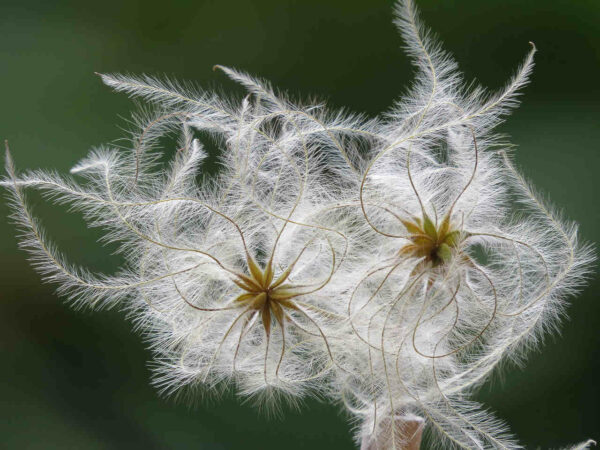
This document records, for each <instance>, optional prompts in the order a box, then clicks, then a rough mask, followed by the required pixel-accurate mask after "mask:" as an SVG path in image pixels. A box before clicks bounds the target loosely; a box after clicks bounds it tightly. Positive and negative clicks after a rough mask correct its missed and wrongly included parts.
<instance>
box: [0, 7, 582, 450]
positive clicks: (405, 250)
mask: <svg viewBox="0 0 600 450" xmlns="http://www.w3.org/2000/svg"><path fill="white" fill-rule="evenodd" d="M396 17H397V19H396V24H397V26H398V28H399V29H400V31H401V33H402V36H403V38H404V42H405V44H406V49H407V52H408V54H409V55H410V56H411V57H412V59H413V61H414V63H415V65H416V67H417V68H418V74H417V78H416V81H415V82H414V84H413V86H412V88H411V90H410V91H409V92H408V93H407V95H406V96H404V97H403V98H402V99H400V100H399V101H397V102H396V103H395V105H394V106H393V107H392V108H391V110H390V111H387V112H386V113H385V114H383V115H381V116H380V117H378V118H376V119H370V120H369V119H366V118H365V117H363V116H360V115H351V114H348V113H346V112H343V111H330V110H328V109H327V108H326V107H325V105H324V104H312V103H309V104H307V105H301V104H297V103H294V102H292V101H291V100H289V99H287V98H286V97H285V96H284V95H282V94H279V93H275V91H274V90H273V89H272V88H271V87H270V85H269V84H268V83H266V82H264V81H262V80H258V79H255V78H252V77H250V76H248V75H246V74H244V73H242V72H238V71H236V70H233V69H229V68H226V67H217V68H218V69H220V70H222V71H223V72H225V73H226V74H227V75H228V76H229V77H230V78H232V79H233V80H235V81H237V82H239V83H241V84H242V85H243V86H244V87H246V88H247V90H248V96H247V97H245V98H244V99H242V100H241V101H239V100H229V99H224V98H221V97H219V96H218V95H216V94H213V93H210V92H206V91H203V90H200V89H196V88H193V87H190V86H187V85H180V84H177V83H175V82H172V81H169V80H160V79H157V78H153V77H149V76H142V77H139V78H136V77H130V76H122V75H102V79H103V81H104V82H105V83H106V84H107V85H109V86H111V87H112V88H114V89H116V90H117V91H121V92H125V93H127V94H129V95H130V96H132V97H140V98H142V99H144V100H147V101H148V102H149V103H150V104H152V105H153V107H152V109H151V110H150V111H144V112H142V113H140V114H139V115H138V116H137V117H136V122H137V124H138V125H139V127H138V128H137V129H136V131H135V132H134V133H133V134H132V136H131V140H130V144H131V145H130V150H129V151H126V152H124V151H122V150H120V149H113V148H108V147H107V148H99V149H95V150H93V151H92V152H91V153H90V155H89V156H88V157H87V158H85V159H84V160H83V161H81V162H80V163H79V164H78V165H76V166H75V167H74V168H73V169H72V171H71V172H72V175H73V178H67V177H63V176H60V175H58V174H54V173H48V172H44V171H29V172H25V173H21V174H17V173H16V171H15V168H14V166H13V163H12V160H11V158H10V154H9V153H8V151H7V159H6V161H7V162H6V168H7V173H8V176H7V177H6V178H5V179H4V180H2V186H4V187H5V188H7V189H8V190H9V191H10V192H11V193H12V202H13V206H14V210H13V211H14V214H13V218H14V219H15V221H16V222H17V224H18V225H19V227H20V230H21V232H22V241H21V244H22V246H23V247H24V248H25V249H27V250H28V251H29V252H30V255H31V260H32V262H33V264H34V265H35V267H36V268H37V269H38V270H39V272H40V273H41V274H42V275H43V276H44V278H45V279H46V280H48V281H51V282H54V283H57V284H58V286H59V292H60V293H61V294H63V295H65V296H66V297H68V298H69V299H71V300H72V301H73V303H74V305H75V306H77V307H91V308H102V307H118V308H121V309H123V310H125V311H127V312H128V313H129V314H130V317H131V318H132V320H133V323H134V325H135V327H136V328H137V329H139V330H140V331H141V332H142V333H143V336H144V338H145V339H146V340H147V342H148V345H149V346H150V347H151V349H152V350H153V351H154V354H155V361H154V365H155V368H156V370H155V373H156V375H155V378H154V383H155V384H156V385H157V386H158V388H159V389H160V390H161V391H162V392H164V393H167V394H179V393H180V392H188V393H189V389H191V390H192V393H193V392H194V391H195V390H196V389H204V390H208V391H210V390H218V389H220V387H222V386H230V385H233V386H235V387H236V388H237V390H238V392H239V393H240V394H241V395H244V396H251V397H255V398H257V399H258V400H259V401H261V402H263V401H267V402H269V405H271V407H274V406H275V404H276V403H275V402H276V401H277V400H278V399H279V398H280V397H284V398H287V399H289V400H291V401H294V400H295V399H299V398H301V396H303V395H318V396H325V397H328V398H330V399H332V401H334V402H339V403H342V404H343V405H344V406H345V408H346V409H347V411H348V412H349V413H350V414H351V415H352V416H353V417H354V421H355V423H356V439H357V442H363V443H364V442H367V443H369V445H372V444H374V445H375V446H377V447H378V448H394V449H401V448H404V446H405V445H406V442H405V439H406V438H405V436H404V435H403V434H402V422H403V420H404V419H403V418H407V417H415V416H418V417H421V418H422V419H424V420H425V423H426V425H427V429H428V430H429V431H430V432H431V433H432V434H433V435H434V437H433V439H432V442H434V443H435V444H434V445H439V446H440V447H441V448H450V447H457V448H480V449H482V448H505V449H514V448H521V447H520V445H519V444H518V443H517V441H516V440H515V439H514V438H513V437H512V436H511V435H510V433H509V432H508V430H507V428H506V426H505V425H504V424H503V423H502V422H500V421H498V420H497V419H495V418H494V417H493V415H491V414H490V413H488V412H487V411H486V410H484V409H482V407H481V406H480V405H477V404H475V403H474V402H472V401H470V400H469V394H470V392H471V391H472V389H473V388H474V387H476V386H478V385H480V384H481V383H482V382H483V381H485V380H486V379H487V377H488V375H489V374H490V373H491V372H492V371H493V369H494V368H495V367H496V366H497V365H498V364H499V363H501V362H503V361H506V360H513V361H517V362H521V360H522V357H523V355H524V354H525V353H526V351H527V350H529V349H531V348H532V347H535V346H536V345H537V344H538V343H539V342H540V339H541V337H542V335H543V334H544V333H545V332H547V331H548V330H550V329H552V328H554V327H556V326H557V322H558V319H559V317H560V316H561V314H562V313H563V311H564V306H565V298H566V297H567V296H568V295H572V294H574V293H575V292H577V290H578V289H579V288H580V287H581V286H582V283H583V282H584V281H585V277H586V275H587V274H588V272H589V267H590V262H591V261H592V260H593V255H592V252H591V250H590V248H589V247H588V246H582V245H580V244H579V243H578V241H577V230H576V225H575V224H573V223H569V222H566V221H564V220H563V219H562V218H561V217H560V216H559V215H558V214H557V213H556V212H555V211H554V210H553V209H552V208H550V207H549V206H547V204H546V203H545V202H543V201H542V200H541V199H540V197H539V196H538V195H537V193H536V192H535V190H534V189H533V188H532V187H531V186H530V185H529V184H528V183H527V182H526V181H525V179H524V178H523V176H522V175H521V174H520V173H519V172H518V171H517V170H516V169H515V168H514V166H513V164H512V163H511V159H510V155H509V154H508V153H507V149H508V148H509V145H508V144H507V143H505V142H503V141H502V140H501V139H500V138H499V137H498V136H496V135H494V134H493V129H494V127H495V126H496V125H498V123H499V122H500V121H501V120H502V119H503V117H504V116H505V115H506V114H508V113H509V112H510V110H511V109H512V108H513V107H515V106H516V104H517V95H518V90H519V88H521V87H522V86H524V85H525V84H526V83H527V80H528V76H529V74H530V72H531V69H532V66H533V55H534V53H535V47H534V46H533V44H532V48H531V50H530V51H529V53H528V54H527V56H526V58H525V61H524V62H523V64H522V65H521V67H519V68H518V70H517V71H516V73H515V75H514V77H513V78H512V79H511V80H510V81H509V83H508V84H507V85H506V87H505V88H504V89H503V90H502V91H501V92H498V93H488V92H487V91H485V90H484V89H482V88H474V89H473V88H472V89H469V90H467V89H466V88H465V83H464V82H463V80H462V78H461V75H460V73H459V72H458V69H457V65H456V63H455V62H454V61H453V60H452V59H451V57H450V56H449V55H448V54H447V53H446V52H444V51H443V50H442V49H441V47H440V45H439V44H438V43H437V42H436V41H435V40H434V39H432V38H431V36H430V34H429V32H428V31H427V30H425V29H424V28H423V27H422V25H421V24H420V22H419V19H418V17H417V13H416V11H415V9H414V7H413V5H412V2H411V1H410V0H403V1H400V2H398V4H397V5H396ZM173 133H176V134H177V135H178V136H179V138H178V142H177V148H176V151H175V152H174V157H173V159H172V161H171V163H170V164H169V165H168V167H167V168H166V169H165V168H163V167H162V166H161V165H159V164H158V160H159V158H160V150H157V144H158V142H159V140H160V139H161V138H163V136H165V135H166V134H171V135H172V134H173ZM198 133H202V135H203V136H210V137H211V139H213V140H214V141H216V142H217V143H218V144H219V145H220V147H221V152H220V154H219V158H220V167H221V170H220V171H219V173H218V175H216V176H215V177H213V178H212V179H204V180H202V181H200V178H199V175H200V174H202V163H203V159H204V158H205V157H206V154H205V151H204V150H203V147H202V144H201V143H200V141H199V140H198V139H196V138H195V136H198ZM28 189H37V190H40V191H42V192H43V193H44V194H45V196H46V197H47V198H48V199H49V200H51V201H54V202H57V203H66V204H69V205H71V206H72V207H74V208H75V209H78V210H80V211H81V212H82V213H83V216H84V217H85V219H86V220H88V222H89V223H90V225H91V226H95V227H100V228H101V229H102V230H103V231H104V232H105V235H104V239H105V241H106V242H114V243H117V244H118V245H119V249H120V251H121V252H122V254H123V255H124V257H125V258H126V261H127V264H126V265H125V267H123V269H122V270H121V271H120V272H119V273H118V274H117V275H115V276H104V275H101V274H94V273H91V272H90V271H87V270H85V269H83V268H79V267H74V266H72V265H71V264H69V263H68V261H67V259H66V258H65V257H64V256H63V254H62V253H61V252H60V251H59V250H58V249H57V248H55V246H54V245H52V243H51V242H50V241H49V240H48V239H47V238H46V236H45V234H44V231H43V229H42V227H41V226H40V224H39V222H38V221H37V219H36V218H34V217H33V216H32V214H31V212H30V209H29V207H28V204H27V201H26V198H25V192H26V190H28ZM186 388H187V390H186ZM592 443H593V442H592V441H588V442H585V443H582V444H580V445H579V446H576V447H573V448H577V449H583V448H587V447H588V446H589V445H591V444H592Z"/></svg>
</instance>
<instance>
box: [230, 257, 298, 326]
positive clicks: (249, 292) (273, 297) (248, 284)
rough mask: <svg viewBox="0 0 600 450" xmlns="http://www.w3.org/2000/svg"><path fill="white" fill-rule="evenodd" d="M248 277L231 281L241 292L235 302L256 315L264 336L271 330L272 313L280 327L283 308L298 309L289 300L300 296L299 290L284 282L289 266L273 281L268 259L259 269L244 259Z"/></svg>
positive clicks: (250, 260) (240, 276) (288, 274)
mask: <svg viewBox="0 0 600 450" xmlns="http://www.w3.org/2000/svg"><path fill="white" fill-rule="evenodd" d="M246 262H247V264H248V272H249V274H248V275H244V274H237V275H236V277H237V278H236V279H234V280H233V282H234V283H235V284H236V285H238V286H239V287H240V288H241V289H242V290H243V292H242V293H241V294H240V295H238V296H237V298H236V299H235V303H237V304H240V305H241V306H244V307H246V308H248V309H249V310H254V311H256V312H259V313H260V314H261V317H262V322H263V327H264V328H265V331H266V332H267V334H269V333H270V330H271V313H272V314H273V316H274V317H275V319H276V320H277V322H279V324H280V325H282V324H283V320H284V315H285V312H284V308H288V309H297V308H296V306H295V304H294V302H293V301H292V299H293V298H294V297H297V296H298V295H300V292H299V291H298V289H296V288H294V286H293V285H291V284H290V283H286V281H287V279H288V278H289V276H290V273H291V270H292V267H289V268H288V269H286V270H285V271H283V272H282V273H281V275H279V277H277V278H276V279H275V278H274V271H273V263H272V262H271V261H270V260H269V262H268V263H267V265H266V267H265V268H264V269H261V268H260V266H259V265H258V264H257V263H256V262H255V261H254V259H253V258H252V257H251V256H249V255H248V256H247V258H246Z"/></svg>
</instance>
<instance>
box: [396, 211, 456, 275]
mask: <svg viewBox="0 0 600 450" xmlns="http://www.w3.org/2000/svg"><path fill="white" fill-rule="evenodd" d="M402 224H403V225H404V226H405V227H406V230H407V231H408V233H409V240H410V242H409V243H408V244H406V245H405V246H404V247H402V248H401V249H400V254H401V255H406V256H413V257H416V258H424V261H425V263H430V264H431V265H432V266H433V267H437V266H439V265H442V264H445V263H448V262H449V261H450V259H451V258H452V254H453V250H454V249H456V248H457V247H458V245H459V243H460V231H459V230H456V229H453V228H452V227H451V226H450V217H449V216H446V217H445V218H444V220H442V222H441V223H440V224H439V226H436V224H434V223H433V222H432V220H431V219H430V218H429V217H428V216H427V215H426V214H425V215H424V217H423V219H419V218H413V220H410V221H408V220H403V221H402Z"/></svg>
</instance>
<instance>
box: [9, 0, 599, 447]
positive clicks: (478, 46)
mask: <svg viewBox="0 0 600 450" xmlns="http://www.w3.org/2000/svg"><path fill="white" fill-rule="evenodd" d="M418 5H419V7H420V9H421V11H422V15H423V18H424V19H425V21H426V23H427V24H428V25H429V26H430V27H431V28H433V29H434V30H435V31H436V32H437V34H438V35H439V36H440V37H441V39H442V40H443V41H444V45H445V48H446V49H448V50H450V51H451V52H452V53H453V54H454V55H455V57H456V59H457V60H458V62H459V63H460V65H461V68H462V69H463V70H464V72H465V74H466V77H467V79H473V78H476V79H477V80H478V81H479V82H481V83H482V84H484V85H486V86H489V87H491V88H494V89H497V88H500V87H501V86H502V85H503V83H504V82H505V81H506V80H507V79H508V77H509V76H510V75H511V74H512V73H513V70H514V69H515V68H516V66H517V65H518V64H519V62H520V61H521V59H522V58H523V57H524V55H525V53H526V52H527V50H528V49H529V46H528V44H527V43H528V41H534V42H535V43H536V45H537V47H538V48H539V52H538V54H537V56H536V61H537V66H536V70H535V73H534V76H533V82H532V83H531V85H530V86H528V87H527V88H526V89H525V91H524V97H523V101H524V103H523V105H522V106H521V107H520V108H519V109H518V110H517V111H516V112H515V113H514V114H513V115H512V116H511V117H510V118H509V119H508V121H507V122H506V123H505V124H504V125H502V127H501V131H502V132H504V133H506V134H508V135H510V136H511V138H512V141H513V142H514V143H515V144H517V145H518V148H517V150H516V160H517V162H518V164H519V166H520V167H521V169H522V170H523V171H524V172H525V174H526V175H527V176H528V177H529V178H530V179H531V180H532V181H533V182H534V183H535V184H536V186H538V187H539V188H540V189H541V190H542V192H544V193H545V194H547V195H548V196H549V197H550V198H551V199H552V200H553V202H554V203H555V204H556V205H559V206H560V208H561V209H562V210H563V211H564V212H565V214H566V216H567V217H569V218H572V219H574V220H576V221H577V222H579V223H580V225H581V236H582V238H583V239H585V240H586V241H591V242H598V241H599V239H598V238H599V235H600V206H599V203H600V202H599V199H598V197H599V194H600V189H599V186H600V182H599V181H598V180H599V178H600V87H599V86H600V2H598V0H528V1H523V0H486V1H481V0H420V1H418ZM391 10H392V2H391V1H389V0H369V1H365V0H361V1H351V0H253V1H248V0H235V1H234V0H229V1H223V0H193V1H183V0H179V1H169V2H164V1H161V2H159V1H154V0H144V1H116V0H104V1H101V2H81V1H80V0H72V1H56V0H38V1H28V0H18V1H14V0H2V2H0V30H1V33H2V37H1V39H0V103H1V108H0V138H1V139H8V140H9V142H10V145H11V150H12V152H13V155H14V159H15V160H16V163H17V166H18V167H20V168H22V169H23V168H46V169H55V170H57V171H59V172H61V173H65V172H67V171H68V169H69V168H70V167H71V166H72V165H73V164H74V163H75V162H76V161H78V160H79V159H80V158H82V157H83V156H84V155H85V154H86V153H87V151H88V149H89V148H90V147H92V146H94V145H99V144H102V143H107V142H109V143H110V142H118V139H119V138H120V137H122V136H123V135H124V133H123V131H122V130H121V128H123V127H127V123H126V120H125V119H126V118H127V117H128V116H129V113H130V112H131V111H132V110H133V109H134V108H135V106H134V105H133V104H132V102H130V101H129V100H128V99H127V98H126V97H125V96H123V95H120V94H115V93H112V92H111V91H110V90H109V89H108V88H107V87H105V86H103V85H102V84H101V82H100V80H99V78H98V77H96V76H95V75H94V72H130V73H135V74H140V73H149V74H167V75H170V76H173V77H176V78H178V79H186V80H193V81H195V82H198V83H199V84H200V85H202V86H205V87H217V88H220V89H223V90H224V91H226V92H228V91H231V92H239V90H237V88H236V87H235V86H234V85H233V84H231V83H230V82H229V81H227V80H226V79H225V77H224V76H223V75H222V74H219V73H215V72H213V71H212V70H211V68H212V66H213V65H214V64H217V63H218V64H224V65H230V66H234V67H237V68H240V69H244V70H246V71H248V72H250V73H253V74H257V75H260V76H264V77H266V78H268V79H270V80H272V81H273V83H274V84H275V85H276V86H278V87H280V88H283V89H285V90H288V91H290V92H292V93H294V94H302V95H303V96H305V97H306V94H315V95H318V96H319V97H323V98H326V99H328V102H329V104H330V105H333V106H347V107H348V108H350V109H351V110H354V111H363V112H366V113H368V114H370V115H375V114H377V113H379V112H380V111H383V110H385V109H386V108H387V107H389V106H390V104H391V103H392V101H393V100H394V99H396V98H397V97H398V96H399V95H400V94H401V93H402V92H403V91H404V90H405V88H406V86H407V84H408V83H409V82H410V80H411V77H412V74H413V72H412V69H411V67H410V64H409V61H408V60H407V58H406V57H405V56H404V55H403V54H402V51H401V48H400V46H401V41H400V39H399V36H398V34H397V32H396V30H395V28H394V26H393V25H392V22H391V19H392V11H391ZM213 158H214V154H213ZM31 199H32V201H33V203H34V204H35V210H36V212H37V214H38V215H39V216H40V217H41V218H42V219H43V222H44V224H45V226H46V228H47V229H48V231H49V233H50V234H51V235H52V236H54V240H55V242H57V244H58V245H59V246H60V247H61V248H62V249H63V250H65V251H66V252H68V253H69V254H70V255H71V256H72V259H73V260H74V261H76V262H78V263H82V264H84V265H87V266H88V267H91V268H94V269H99V270H104V271H107V272H109V273H110V272H111V271H114V269H115V266H116V265H117V264H118V263H119V258H118V257H116V256H114V255H111V249H110V248H108V249H107V248H103V247H102V246H101V245H100V244H98V243H97V242H96V239H97V238H98V237H99V234H98V232H97V231H95V230H89V229H86V227H85V225H84V222H83V221H82V219H81V218H80V217H78V216H77V215H73V214H69V213H68V212H66V211H65V210H63V209H61V208H56V207H53V206H48V205H46V204H45V203H44V202H43V201H41V199H40V198H39V197H36V196H32V197H31ZM8 214H9V209H8V207H7V204H6V201H4V200H2V201H1V202H0V252H1V257H0V287H1V289H0V448H3V449H4V448H6V449H187V448H195V449H242V448H243V449H251V448H257V449H280V448H286V449H304V448H311V449H312V450H318V449H333V448H340V449H344V448H346V449H350V448H352V445H353V444H352V441H351V434H350V432H349V428H350V427H349V425H348V423H347V420H346V418H345V417H344V416H343V414H341V413H340V411H339V409H338V408H336V407H334V406H328V405H325V404H321V403H318V402H313V401H307V402H306V403H305V404H304V405H303V407H302V408H301V409H300V411H297V410H290V409H286V408H284V411H283V414H282V416H281V417H279V418H272V417H268V415H267V414H265V413H264V412H259V411H257V410H256V409H255V408H253V407H252V406H251V405H248V404H241V402H240V401H239V400H238V399H236V398H235V397H234V396H233V395H225V396H224V397H223V398H221V399H215V398H205V399H200V400H199V402H198V404H197V405H196V406H195V407H193V408H190V407H189V406H188V405H185V404H181V403H177V402H175V401H173V400H165V399H161V398H159V397H158V395H157V393H156V392H155V391H154V390H153V388H151V387H150V386H149V383H148V381H149V378H150V370H149V368H148V360H149V358H150V354H149V352H148V351H147V350H146V349H145V348H144V345H143V343H142V342H141V340H140V337H139V336H137V335H136V334H135V333H134V332H132V331H131V329H130V325H129V323H128V322H127V321H125V320H124V318H123V315H122V314H121V313H119V312H118V311H109V312H101V313H90V312H87V311H74V310H72V309H70V308H69V307H68V306H67V305H66V304H65V303H64V302H63V301H62V300H61V299H59V298H58V297H57V296H56V295H55V293H54V287H53V286H49V285H42V284H41V283H40V281H39V276H38V275H37V274H35V273H34V272H33V270H32V269H31V268H30V266H29V265H28V263H27V261H26V256H25V254H24V253H23V252H21V251H19V250H18V249H17V243H16V239H15V237H14V236H15V233H14V227H13V226H12V225H11V224H10V223H9V221H8V220H7V219H6V216H7V215H8ZM599 293H600V283H599V279H598V277H597V276H595V277H594V279H592V280H591V282H590V284H589V285H588V286H587V287H586V288H585V290H584V291H583V292H582V294H581V295H579V296H578V297H577V298H573V299H572V305H571V306H570V307H569V309H568V316H569V318H568V319H566V320H565V321H564V323H563V326H562V332H561V335H560V336H558V335H556V336H552V337H549V338H548V339H547V340H546V342H545V345H544V346H543V348H542V349H541V350H540V351H539V352H536V353H534V354H532V355H531V356H530V358H529V360H528V363H527V365H526V366H525V367H523V368H517V367H512V366H509V367H506V368H505V370H504V371H503V373H502V374H501V376H500V375H499V376H496V377H495V378H493V379H492V380H491V381H490V382H489V383H488V384H486V385H485V386H484V387H483V388H482V389H481V391H480V393H479V397H480V399H482V400H484V401H485V402H487V404H488V405H489V406H490V408H491V409H493V410H494V411H496V412H497V414H498V416H500V417H501V418H503V419H505V420H507V421H508V422H509V423H510V425H511V427H512V430H513V431H514V432H515V433H516V434H517V435H518V436H519V437H520V438H521V439H522V442H523V443H524V444H526V445H527V447H528V448H544V449H545V448H557V447H559V446H562V445H565V444H567V443H569V442H575V441H581V440H584V439H586V438H589V437H592V438H594V437H595V438H598V439H600V412H599V408H598V401H599V400H600V395H599V391H600V379H599V378H598V377H599V376H600V375H599V373H600V371H599V369H600V339H599V333H598V330H599V325H600V302H599V300H600V298H599V297H600V296H599Z"/></svg>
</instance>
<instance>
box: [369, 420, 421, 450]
mask: <svg viewBox="0 0 600 450" xmlns="http://www.w3.org/2000/svg"><path fill="white" fill-rule="evenodd" d="M394 425H395V426H397V427H398V428H399V429H400V430H401V431H400V433H399V439H400V441H401V442H403V444H402V446H401V447H396V449H395V450H419V449H420V447H421V438H422V437H423V429H424V428H425V421H424V420H423V419H422V418H420V417H417V416H412V417H397V418H396V422H395V424H394ZM383 428H384V429H385V428H386V427H383ZM391 447H392V444H391V442H390V438H389V436H388V435H387V434H386V435H382V436H379V437H377V438H375V439H373V437H372V436H365V438H363V441H362V445H361V446H360V450H389V449H390V448H391Z"/></svg>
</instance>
